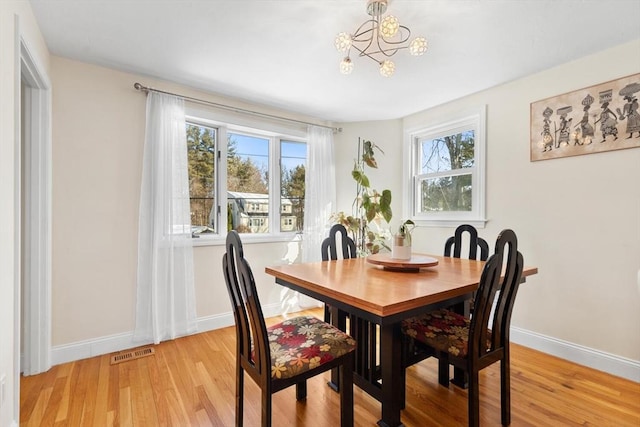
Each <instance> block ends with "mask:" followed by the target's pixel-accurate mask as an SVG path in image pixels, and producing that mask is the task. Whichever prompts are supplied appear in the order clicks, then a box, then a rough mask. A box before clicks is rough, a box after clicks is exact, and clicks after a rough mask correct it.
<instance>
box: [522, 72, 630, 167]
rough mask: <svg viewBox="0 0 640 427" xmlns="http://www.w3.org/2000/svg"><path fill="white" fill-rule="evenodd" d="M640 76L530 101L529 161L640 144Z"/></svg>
mask: <svg viewBox="0 0 640 427" xmlns="http://www.w3.org/2000/svg"><path fill="white" fill-rule="evenodd" d="M638 95H640V74H634V75H631V76H627V77H622V78H620V79H617V80H612V81H610V82H606V83H601V84H598V85H595V86H590V87H587V88H584V89H580V90H576V91H573V92H568V93H565V94H563V95H558V96H554V97H551V98H547V99H543V100H541V101H536V102H532V103H531V161H532V162H534V161H537V160H548V159H557V158H560V157H568V156H579V155H582V154H591V153H600V152H603V151H611V150H622V149H625V148H638V147H640V111H638V110H639V105H638Z"/></svg>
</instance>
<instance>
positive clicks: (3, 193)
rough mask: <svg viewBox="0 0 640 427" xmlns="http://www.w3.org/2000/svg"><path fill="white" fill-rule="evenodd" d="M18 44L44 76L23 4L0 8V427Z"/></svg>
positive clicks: (14, 393) (11, 293) (10, 334)
mask: <svg viewBox="0 0 640 427" xmlns="http://www.w3.org/2000/svg"><path fill="white" fill-rule="evenodd" d="M20 38H21V39H22V40H23V42H24V44H25V46H26V47H27V49H28V50H29V51H30V53H31V54H32V56H33V58H34V60H35V61H36V64H37V67H38V70H39V72H40V73H42V74H43V75H45V76H46V75H48V73H49V52H48V50H47V47H46V44H45V43H44V40H43V39H42V35H41V34H40V30H39V29H38V25H37V24H36V21H35V18H34V16H33V12H32V11H31V6H30V5H29V3H28V2H26V1H2V2H0V200H2V203H1V204H0V378H1V377H2V376H5V380H4V381H5V386H4V390H5V393H6V396H5V398H4V402H0V426H3V427H4V426H9V425H16V426H17V425H18V418H19V405H18V401H19V399H18V395H19V384H20V378H19V376H18V375H17V372H18V370H19V367H18V366H17V363H16V362H17V358H16V354H19V349H18V348H17V347H16V345H15V344H16V332H17V330H18V329H17V317H16V314H17V311H18V310H19V308H18V307H19V306H16V304H15V302H16V301H17V300H18V297H17V296H16V293H18V295H19V290H18V289H17V288H16V283H17V280H18V275H19V268H18V265H17V263H18V258H17V252H16V250H15V249H16V245H17V241H16V237H17V234H16V227H15V224H16V220H17V219H16V216H15V213H16V211H17V209H18V206H17V202H18V199H16V196H17V194H16V189H17V188H18V187H17V185H18V182H17V181H16V176H17V175H16V174H17V173H18V171H19V166H18V165H19V162H18V161H17V156H18V153H19V151H17V150H18V149H19V145H18V144H19V141H18V140H19V126H18V120H19V112H20V110H19V105H20V101H19V94H20V66H19V57H20V51H19V44H20Z"/></svg>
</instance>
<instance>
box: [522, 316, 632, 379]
mask: <svg viewBox="0 0 640 427" xmlns="http://www.w3.org/2000/svg"><path fill="white" fill-rule="evenodd" d="M510 333H511V342H513V343H516V344H521V345H523V346H525V347H530V348H533V349H535V350H538V351H541V352H543V353H547V354H551V355H553V356H556V357H559V358H561V359H565V360H568V361H570V362H573V363H576V364H578V365H582V366H588V367H589V368H593V369H597V370H599V371H603V372H606V373H608V374H611V375H615V376H618V377H622V378H626V379H628V380H631V381H635V382H637V383H640V361H638V360H632V359H627V358H625V357H621V356H616V355H614V354H610V353H606V352H604V351H600V350H595V349H592V348H589V347H584V346H581V345H578V344H573V343H571V342H568V341H563V340H560V339H557V338H553V337H549V336H546V335H542V334H538V333H536V332H531V331H528V330H526V329H521V328H517V327H514V326H512V327H511V331H510Z"/></svg>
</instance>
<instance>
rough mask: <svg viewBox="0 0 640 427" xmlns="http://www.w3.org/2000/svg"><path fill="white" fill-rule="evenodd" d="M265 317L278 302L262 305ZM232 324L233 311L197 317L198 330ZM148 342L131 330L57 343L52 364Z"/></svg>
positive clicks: (274, 313)
mask: <svg viewBox="0 0 640 427" xmlns="http://www.w3.org/2000/svg"><path fill="white" fill-rule="evenodd" d="M262 310H263V314H264V316H265V317H272V316H277V315H279V314H281V313H282V307H281V306H280V304H278V303H275V304H267V305H264V306H262ZM233 324H234V320H233V313H231V312H229V313H223V314H217V315H214V316H206V317H200V318H198V332H206V331H211V330H214V329H220V328H224V327H227V326H231V325H233ZM146 344H150V342H140V341H133V331H131V332H125V333H122V334H115V335H108V336H104V337H100V338H93V339H90V340H85V341H77V342H74V343H71V344H64V345H57V346H54V347H53V348H52V349H51V362H52V365H60V364H61V363H67V362H73V361H76V360H80V359H86V358H89V357H95V356H101V355H103V354H107V353H113V352H115V351H122V350H127V349H130V348H134V347H140V346H141V345H146Z"/></svg>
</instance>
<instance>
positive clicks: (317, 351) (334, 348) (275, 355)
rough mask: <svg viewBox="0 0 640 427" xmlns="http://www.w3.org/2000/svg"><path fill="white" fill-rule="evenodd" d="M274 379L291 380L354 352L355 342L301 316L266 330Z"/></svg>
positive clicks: (323, 324) (341, 333)
mask: <svg viewBox="0 0 640 427" xmlns="http://www.w3.org/2000/svg"><path fill="white" fill-rule="evenodd" d="M267 335H268V336H269V347H270V349H271V378H274V379H280V378H290V377H293V376H295V375H298V374H300V373H302V372H305V371H308V370H311V369H313V368H315V367H317V366H320V365H322V364H325V363H327V362H330V361H332V360H334V359H335V358H337V357H340V356H343V355H345V354H347V353H349V352H350V351H353V350H355V348H356V341H355V340H354V339H353V338H351V337H350V336H349V335H347V334H346V333H344V332H342V331H341V330H340V329H338V328H336V327H334V326H332V325H330V324H328V323H325V322H323V321H322V320H320V319H318V318H315V317H313V316H300V317H294V318H293V319H287V320H285V321H284V322H281V323H278V324H277V325H273V326H270V327H269V328H267Z"/></svg>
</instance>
